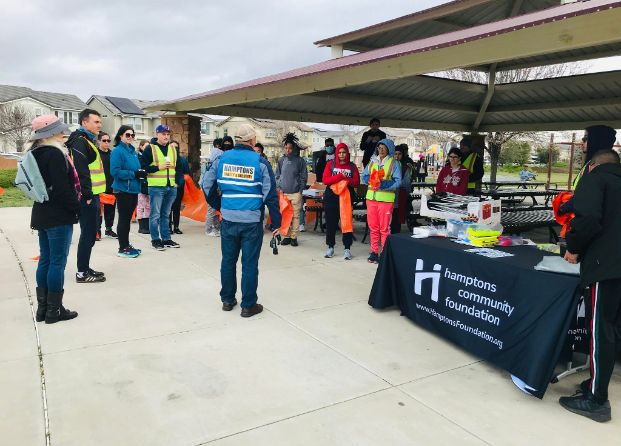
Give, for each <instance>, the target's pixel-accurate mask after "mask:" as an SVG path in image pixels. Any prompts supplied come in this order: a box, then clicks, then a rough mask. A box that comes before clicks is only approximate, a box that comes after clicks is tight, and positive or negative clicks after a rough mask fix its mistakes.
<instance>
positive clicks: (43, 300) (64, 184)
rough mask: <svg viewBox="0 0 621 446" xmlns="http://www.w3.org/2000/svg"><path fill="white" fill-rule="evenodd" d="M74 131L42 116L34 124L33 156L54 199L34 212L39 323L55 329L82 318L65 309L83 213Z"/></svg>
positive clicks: (31, 220)
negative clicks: (69, 144) (70, 149)
mask: <svg viewBox="0 0 621 446" xmlns="http://www.w3.org/2000/svg"><path fill="white" fill-rule="evenodd" d="M68 129H69V127H68V126H67V125H66V124H65V123H63V122H62V121H61V120H60V119H59V118H58V117H57V116H54V115H43V116H39V117H37V118H35V119H34V120H33V121H32V132H33V133H32V136H31V137H30V141H33V144H32V146H31V147H30V149H29V150H31V151H32V155H33V156H34V158H35V160H36V161H37V165H38V167H39V171H40V172H41V177H42V178H43V181H44V182H45V186H46V189H47V191H48V196H49V199H48V200H47V201H45V202H43V203H38V202H35V203H34V205H33V206H32V213H31V219H30V227H31V228H32V229H36V230H37V231H38V235H39V256H40V257H39V264H38V266H37V274H36V280H37V303H38V306H37V314H36V320H37V322H42V321H45V323H46V324H53V323H55V322H59V321H66V320H69V319H73V318H75V317H77V316H78V313H77V312H75V311H70V310H68V309H66V308H65V307H64V306H63V295H64V292H65V290H64V283H65V267H66V266H67V256H68V254H69V247H70V246H71V237H72V235H73V225H74V224H76V223H77V222H78V216H79V212H80V201H79V195H80V182H79V180H78V174H77V173H76V171H75V168H74V167H73V163H72V161H71V159H70V158H69V157H68V156H67V153H66V149H65V147H64V141H65V135H64V132H65V131H67V130H68Z"/></svg>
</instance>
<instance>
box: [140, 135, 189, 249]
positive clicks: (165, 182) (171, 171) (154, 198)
mask: <svg viewBox="0 0 621 446" xmlns="http://www.w3.org/2000/svg"><path fill="white" fill-rule="evenodd" d="M178 159H179V152H178V151H177V149H175V147H174V146H173V145H171V144H170V128H169V127H168V126H167V125H164V124H161V125H158V126H157V128H156V129H155V138H153V139H151V143H150V144H148V145H146V146H145V148H144V150H143V152H142V158H141V159H140V164H141V165H142V168H143V169H144V170H146V171H147V173H148V176H147V185H148V186H149V204H150V206H151V215H150V216H149V231H150V232H151V246H152V247H153V249H156V250H158V251H163V250H165V249H166V248H179V247H180V245H179V244H178V243H176V242H174V241H173V240H172V239H171V236H170V210H171V209H172V205H173V203H174V201H175V198H176V197H177V184H176V182H175V178H176V176H177V175H183V173H182V164H181V163H178V162H177V160H178Z"/></svg>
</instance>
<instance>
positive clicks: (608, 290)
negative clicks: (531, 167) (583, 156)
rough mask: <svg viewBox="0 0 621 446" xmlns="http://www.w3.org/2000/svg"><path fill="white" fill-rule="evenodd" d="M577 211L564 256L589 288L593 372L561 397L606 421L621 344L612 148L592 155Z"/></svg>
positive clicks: (616, 167)
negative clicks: (576, 266) (571, 393)
mask: <svg viewBox="0 0 621 446" xmlns="http://www.w3.org/2000/svg"><path fill="white" fill-rule="evenodd" d="M574 212H575V214H576V216H575V217H574V218H573V219H572V220H571V222H570V229H569V232H568V233H567V236H566V239H567V252H566V253H565V260H567V261H568V262H570V263H576V262H578V261H579V262H580V280H581V284H582V285H583V286H587V285H588V286H590V288H591V298H592V302H591V308H592V321H591V329H590V330H589V331H590V337H591V339H590V344H591V352H590V353H591V354H590V357H589V359H590V362H591V364H590V365H591V367H590V370H591V378H590V379H589V380H587V381H585V382H583V383H582V384H581V385H580V389H579V393H578V394H577V395H574V396H571V397H562V398H561V399H560V400H559V403H560V404H561V405H562V406H563V407H564V408H566V409H567V410H569V411H571V412H574V413H577V414H579V415H583V416H586V417H588V418H591V419H593V420H595V421H599V422H603V421H608V420H610V419H611V413H610V412H611V410H610V402H609V401H608V384H609V382H610V377H611V375H612V371H613V369H614V365H615V359H616V354H617V351H618V350H619V348H621V339H620V337H621V164H619V155H618V154H617V153H616V152H614V151H613V150H603V151H600V152H596V153H595V154H594V155H593V157H592V159H591V160H590V164H589V173H588V174H587V175H584V176H583V177H582V179H581V180H580V183H579V184H578V187H577V188H576V191H575V194H574Z"/></svg>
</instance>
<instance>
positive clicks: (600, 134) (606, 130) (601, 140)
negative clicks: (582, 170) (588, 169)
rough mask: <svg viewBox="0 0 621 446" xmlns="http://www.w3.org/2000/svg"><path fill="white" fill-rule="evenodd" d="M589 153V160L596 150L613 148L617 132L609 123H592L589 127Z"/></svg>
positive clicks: (587, 129)
mask: <svg viewBox="0 0 621 446" xmlns="http://www.w3.org/2000/svg"><path fill="white" fill-rule="evenodd" d="M585 130H586V132H587V155H586V160H587V161H589V160H590V159H591V158H592V157H593V155H595V152H599V151H600V150H611V149H612V146H613V145H614V144H615V138H616V135H617V132H616V131H615V129H613V128H612V127H608V126H607V125H592V126H590V127H587V128H586V129H585Z"/></svg>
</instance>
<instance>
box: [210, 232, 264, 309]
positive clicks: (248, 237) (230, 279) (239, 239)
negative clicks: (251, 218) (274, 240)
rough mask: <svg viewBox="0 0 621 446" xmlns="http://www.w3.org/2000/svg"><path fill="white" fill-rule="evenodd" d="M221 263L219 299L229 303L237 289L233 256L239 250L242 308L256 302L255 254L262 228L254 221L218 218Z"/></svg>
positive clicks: (235, 264)
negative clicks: (240, 256)
mask: <svg viewBox="0 0 621 446" xmlns="http://www.w3.org/2000/svg"><path fill="white" fill-rule="evenodd" d="M220 241H221V246H222V264H221V266H220V281H221V282H222V289H221V290H220V298H221V299H222V302H223V303H233V301H234V299H235V293H236V292H237V259H238V258H239V251H240V250H241V253H242V262H241V263H242V280H241V288H242V301H241V307H242V308H250V307H252V306H253V305H254V304H256V303H257V299H258V297H257V286H258V285H259V255H260V254H261V244H262V242H263V227H262V225H261V222H257V223H233V222H230V221H226V220H222V223H221V225H220Z"/></svg>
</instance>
